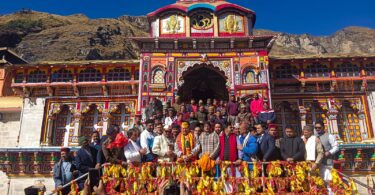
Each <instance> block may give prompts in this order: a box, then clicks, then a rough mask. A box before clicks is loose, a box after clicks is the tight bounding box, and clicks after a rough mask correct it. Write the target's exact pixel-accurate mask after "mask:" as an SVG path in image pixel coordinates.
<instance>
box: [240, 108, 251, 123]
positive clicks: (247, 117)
mask: <svg viewBox="0 0 375 195" xmlns="http://www.w3.org/2000/svg"><path fill="white" fill-rule="evenodd" d="M250 118H251V114H250V113H248V112H246V105H245V104H241V105H240V113H239V114H238V116H237V122H238V123H242V122H246V123H248V124H249V123H250Z"/></svg>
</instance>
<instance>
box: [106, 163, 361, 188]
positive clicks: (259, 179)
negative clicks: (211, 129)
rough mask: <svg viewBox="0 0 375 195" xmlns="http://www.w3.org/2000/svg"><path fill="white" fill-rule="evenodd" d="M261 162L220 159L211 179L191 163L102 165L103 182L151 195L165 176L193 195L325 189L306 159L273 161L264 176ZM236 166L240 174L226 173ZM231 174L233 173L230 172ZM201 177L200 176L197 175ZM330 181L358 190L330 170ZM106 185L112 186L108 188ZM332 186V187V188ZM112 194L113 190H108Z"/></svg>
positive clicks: (197, 164) (197, 165) (112, 186)
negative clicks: (217, 172) (229, 190)
mask: <svg viewBox="0 0 375 195" xmlns="http://www.w3.org/2000/svg"><path fill="white" fill-rule="evenodd" d="M262 166H263V165H262V164H261V163H254V164H253V170H252V171H250V170H249V166H248V163H247V162H243V163H241V164H240V165H238V166H235V165H234V164H233V163H231V162H222V163H221V165H220V168H221V170H220V177H218V178H214V177H209V176H208V175H204V176H201V175H202V172H201V169H200V167H201V165H200V164H199V163H198V162H193V163H159V164H158V166H157V167H156V164H153V163H145V164H142V165H141V166H134V165H128V166H127V167H126V168H125V167H122V166H121V165H112V166H107V167H104V169H103V170H104V174H103V177H102V180H103V182H104V183H105V184H106V185H107V188H106V189H107V192H115V191H114V190H115V189H117V190H116V191H117V193H118V191H119V192H121V194H126V195H128V194H129V195H130V194H140V193H141V194H150V193H154V192H156V191H157V187H158V183H160V182H161V181H163V180H165V179H169V180H170V181H172V180H177V181H179V182H181V183H185V184H187V185H189V186H190V187H192V190H193V192H194V194H204V195H206V194H207V195H208V194H225V187H224V186H225V185H224V184H226V185H231V186H232V187H233V188H234V190H235V194H285V193H289V192H291V193H303V194H324V193H326V192H327V190H326V187H325V184H324V181H323V179H322V178H321V177H319V176H316V175H314V174H312V175H310V174H308V173H310V171H311V169H310V166H311V164H308V163H306V162H301V163H296V164H292V163H287V162H280V161H275V162H271V163H270V164H268V165H267V175H266V176H267V178H265V177H263V176H262V174H261V173H262V172H261V170H262ZM235 168H237V169H238V170H239V171H240V173H241V175H242V177H237V178H236V177H233V176H232V175H228V170H231V172H232V171H233V170H234V169H235ZM232 173H233V172H232ZM199 176H201V177H199ZM332 177H333V180H332V182H331V183H330V186H331V188H332V189H333V191H334V192H335V193H336V194H348V193H347V191H348V189H350V190H351V191H350V192H357V189H356V186H355V184H354V182H353V181H350V182H349V184H347V183H345V182H343V181H342V179H341V178H340V177H339V175H338V172H337V171H336V170H335V169H332ZM108 186H111V187H110V188H108ZM333 186H334V187H333ZM111 194H112V193H111Z"/></svg>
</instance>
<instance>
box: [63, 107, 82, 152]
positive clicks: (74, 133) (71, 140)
mask: <svg viewBox="0 0 375 195" xmlns="http://www.w3.org/2000/svg"><path fill="white" fill-rule="evenodd" d="M82 119H83V116H82V111H81V103H80V102H78V103H77V104H76V107H75V109H74V110H73V122H72V123H71V124H72V125H70V127H67V130H68V129H69V130H68V131H67V132H68V145H69V146H78V136H79V130H80V129H81V120H82ZM65 138H66V137H65ZM65 143H66V142H65V141H64V145H65Z"/></svg>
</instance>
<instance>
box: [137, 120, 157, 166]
mask: <svg viewBox="0 0 375 195" xmlns="http://www.w3.org/2000/svg"><path fill="white" fill-rule="evenodd" d="M155 136H156V135H155V133H154V121H153V120H151V119H149V120H147V121H146V130H145V131H143V132H142V133H141V138H140V142H141V147H142V148H145V149H146V154H145V156H144V159H143V160H144V162H153V161H154V160H155V156H154V154H153V153H152V146H153V144H154V138H155Z"/></svg>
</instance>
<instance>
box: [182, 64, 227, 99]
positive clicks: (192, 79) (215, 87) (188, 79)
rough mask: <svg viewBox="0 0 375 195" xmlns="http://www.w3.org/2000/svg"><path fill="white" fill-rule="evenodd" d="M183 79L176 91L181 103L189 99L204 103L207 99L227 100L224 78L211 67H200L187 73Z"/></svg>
mask: <svg viewBox="0 0 375 195" xmlns="http://www.w3.org/2000/svg"><path fill="white" fill-rule="evenodd" d="M199 66H201V65H199ZM183 77H184V84H183V85H182V86H181V87H180V88H179V90H178V95H179V96H180V97H181V100H182V101H189V100H190V99H195V100H196V101H198V100H203V101H206V100H207V99H208V98H211V99H213V98H215V99H220V100H221V99H224V100H227V99H228V90H227V87H226V85H225V83H226V79H225V76H224V75H223V73H221V72H218V71H216V70H213V68H211V67H207V66H203V65H202V67H197V68H194V69H193V70H190V71H188V72H187V73H186V74H184V75H183Z"/></svg>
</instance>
